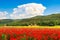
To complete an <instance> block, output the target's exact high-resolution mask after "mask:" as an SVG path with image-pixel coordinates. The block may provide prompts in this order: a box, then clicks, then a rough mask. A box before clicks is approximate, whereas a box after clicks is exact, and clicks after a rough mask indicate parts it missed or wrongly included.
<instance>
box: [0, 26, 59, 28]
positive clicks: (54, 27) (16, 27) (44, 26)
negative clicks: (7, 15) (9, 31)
mask: <svg viewBox="0 0 60 40" xmlns="http://www.w3.org/2000/svg"><path fill="white" fill-rule="evenodd" d="M2 27H6V28H60V26H0V28H2Z"/></svg>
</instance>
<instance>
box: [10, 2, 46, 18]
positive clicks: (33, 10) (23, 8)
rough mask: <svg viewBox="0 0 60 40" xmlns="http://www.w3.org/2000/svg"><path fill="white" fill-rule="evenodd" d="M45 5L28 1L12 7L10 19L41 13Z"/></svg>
mask: <svg viewBox="0 0 60 40" xmlns="http://www.w3.org/2000/svg"><path fill="white" fill-rule="evenodd" d="M45 9H46V7H45V6H43V5H42V4H38V3H28V4H23V5H19V6H18V7H17V8H14V9H13V13H12V14H10V17H11V19H23V18H30V17H34V16H38V15H43V12H44V10H45Z"/></svg>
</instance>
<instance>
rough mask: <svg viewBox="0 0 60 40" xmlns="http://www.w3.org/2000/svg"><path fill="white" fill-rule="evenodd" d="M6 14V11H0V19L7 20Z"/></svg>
mask: <svg viewBox="0 0 60 40" xmlns="http://www.w3.org/2000/svg"><path fill="white" fill-rule="evenodd" d="M7 14H8V13H7V12H6V11H4V12H1V11H0V19H7Z"/></svg>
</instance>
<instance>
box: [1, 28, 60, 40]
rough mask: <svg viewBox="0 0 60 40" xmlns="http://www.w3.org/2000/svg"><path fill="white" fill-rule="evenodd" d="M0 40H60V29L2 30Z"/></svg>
mask: <svg viewBox="0 0 60 40" xmlns="http://www.w3.org/2000/svg"><path fill="white" fill-rule="evenodd" d="M0 40H60V28H6V27H3V28H0Z"/></svg>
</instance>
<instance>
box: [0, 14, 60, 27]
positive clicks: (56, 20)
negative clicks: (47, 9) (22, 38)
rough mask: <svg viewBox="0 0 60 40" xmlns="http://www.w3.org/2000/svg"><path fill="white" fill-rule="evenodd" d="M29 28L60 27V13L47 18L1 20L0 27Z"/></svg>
mask: <svg viewBox="0 0 60 40" xmlns="http://www.w3.org/2000/svg"><path fill="white" fill-rule="evenodd" d="M3 25H7V26H27V25H42V26H45V25H60V13H59V14H52V15H47V16H36V17H32V18H28V19H15V20H12V19H4V20H0V26H3Z"/></svg>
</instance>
